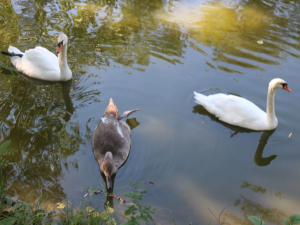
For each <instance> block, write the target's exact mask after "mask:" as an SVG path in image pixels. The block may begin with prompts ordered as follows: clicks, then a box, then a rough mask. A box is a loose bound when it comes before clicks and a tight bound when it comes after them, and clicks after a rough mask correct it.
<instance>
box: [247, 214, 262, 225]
mask: <svg viewBox="0 0 300 225" xmlns="http://www.w3.org/2000/svg"><path fill="white" fill-rule="evenodd" d="M247 217H248V219H249V220H251V222H252V223H253V224H254V225H266V223H265V222H264V221H262V220H261V219H259V218H258V217H256V216H247Z"/></svg>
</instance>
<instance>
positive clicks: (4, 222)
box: [0, 217, 17, 225]
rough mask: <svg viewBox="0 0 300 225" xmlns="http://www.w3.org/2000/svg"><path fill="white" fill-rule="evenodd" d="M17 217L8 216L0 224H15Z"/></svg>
mask: <svg viewBox="0 0 300 225" xmlns="http://www.w3.org/2000/svg"><path fill="white" fill-rule="evenodd" d="M16 220H17V219H16V218H13V217H7V218H5V219H3V220H1V221H0V225H13V224H14V223H15V222H16Z"/></svg>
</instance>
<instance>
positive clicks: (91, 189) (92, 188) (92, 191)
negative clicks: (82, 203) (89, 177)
mask: <svg viewBox="0 0 300 225" xmlns="http://www.w3.org/2000/svg"><path fill="white" fill-rule="evenodd" d="M86 191H87V192H88V193H89V194H90V195H91V194H93V193H94V192H96V191H98V189H96V188H95V187H93V186H91V187H88V189H86Z"/></svg>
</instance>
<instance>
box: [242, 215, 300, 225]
mask: <svg viewBox="0 0 300 225" xmlns="http://www.w3.org/2000/svg"><path fill="white" fill-rule="evenodd" d="M247 217H248V219H249V220H250V221H251V222H252V224H253V225H266V223H265V222H264V221H263V220H262V219H260V218H258V217H256V216H247ZM299 223H300V215H299V214H298V213H292V214H291V215H290V218H289V220H288V219H284V224H285V225H297V224H299Z"/></svg>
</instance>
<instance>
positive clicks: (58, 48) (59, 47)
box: [56, 43, 63, 54]
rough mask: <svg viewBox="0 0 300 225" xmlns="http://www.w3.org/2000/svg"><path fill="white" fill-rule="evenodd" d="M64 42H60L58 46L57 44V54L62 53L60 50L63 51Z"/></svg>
mask: <svg viewBox="0 0 300 225" xmlns="http://www.w3.org/2000/svg"><path fill="white" fill-rule="evenodd" d="M62 46H63V45H62V44H61V43H60V44H58V46H57V50H56V53H57V54H59V53H60V51H61V49H62Z"/></svg>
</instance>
